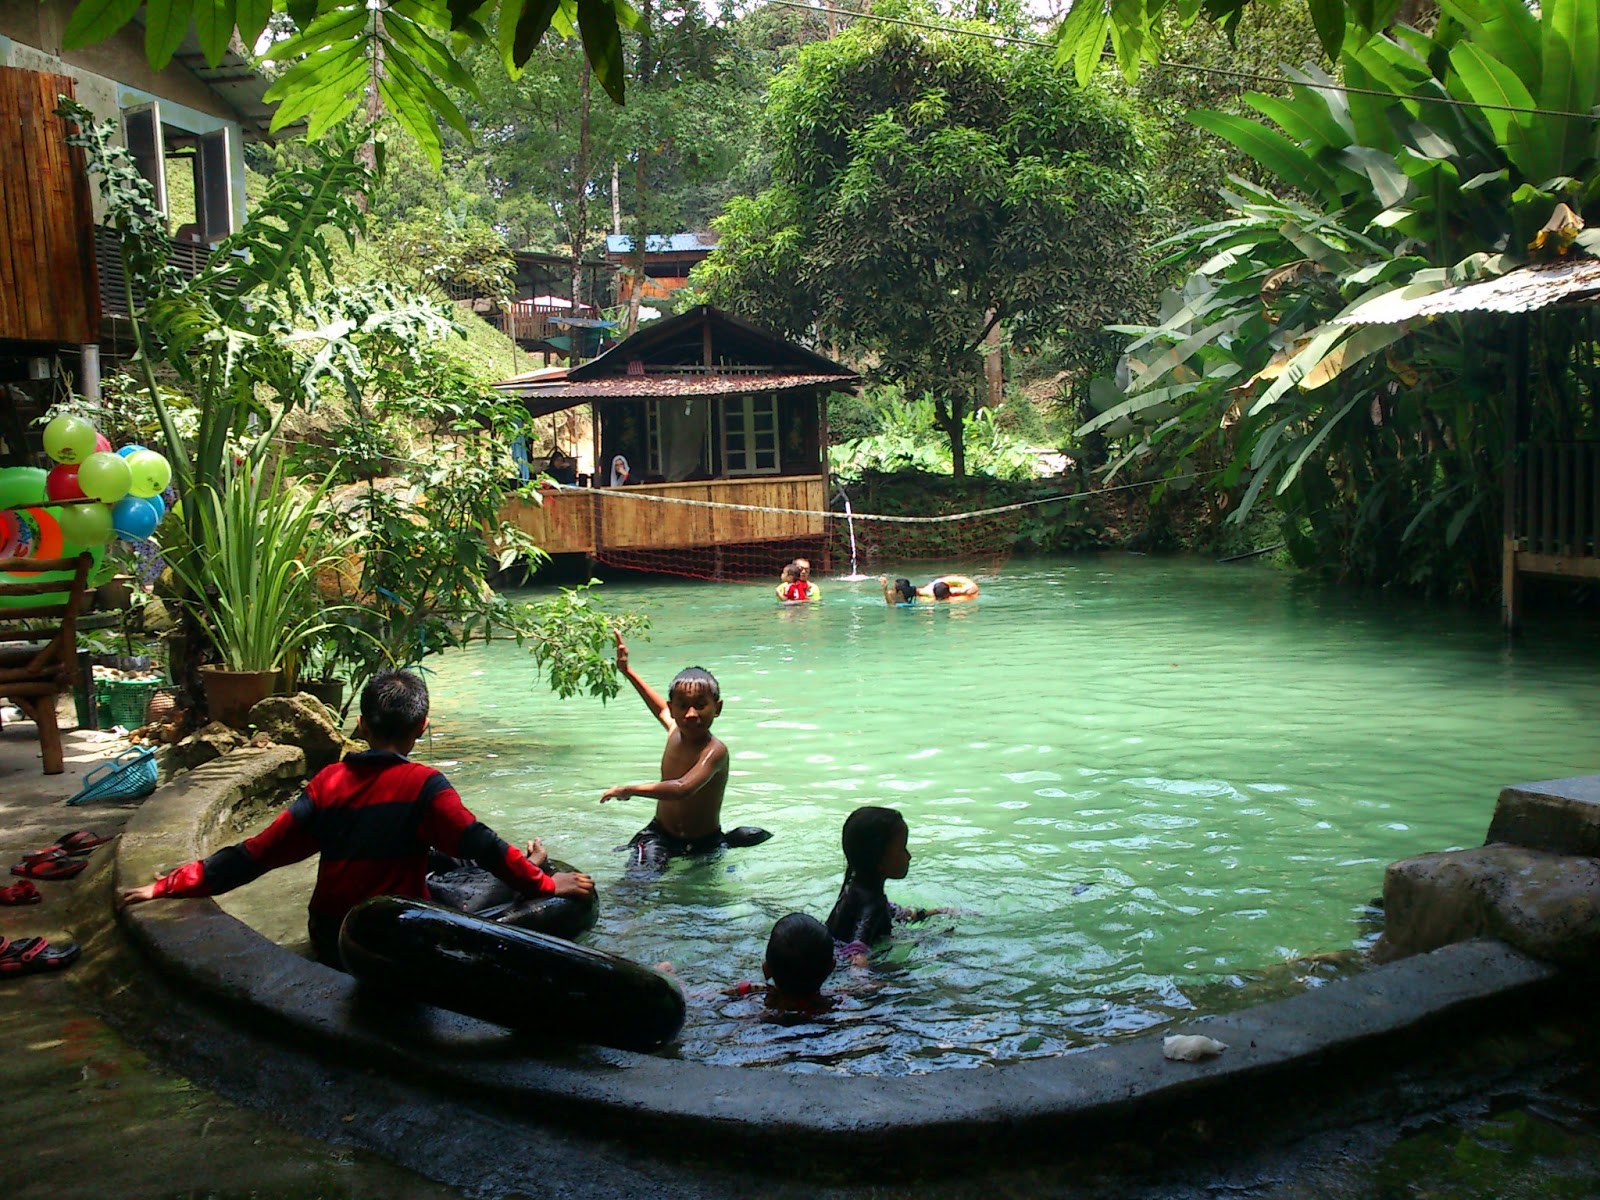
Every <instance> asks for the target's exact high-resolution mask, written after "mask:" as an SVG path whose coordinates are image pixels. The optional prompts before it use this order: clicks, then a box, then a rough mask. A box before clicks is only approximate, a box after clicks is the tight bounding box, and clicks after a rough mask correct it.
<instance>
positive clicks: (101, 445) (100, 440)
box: [94, 433, 111, 454]
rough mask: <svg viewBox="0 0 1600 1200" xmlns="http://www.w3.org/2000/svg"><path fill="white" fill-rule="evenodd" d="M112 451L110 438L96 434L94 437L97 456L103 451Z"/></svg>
mask: <svg viewBox="0 0 1600 1200" xmlns="http://www.w3.org/2000/svg"><path fill="white" fill-rule="evenodd" d="M110 450H111V439H110V438H108V437H107V436H106V435H105V434H103V433H97V434H95V435H94V452H95V453H96V454H99V453H101V452H102V451H105V452H107V453H109V452H110Z"/></svg>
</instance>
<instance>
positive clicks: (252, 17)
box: [234, 0, 272, 47]
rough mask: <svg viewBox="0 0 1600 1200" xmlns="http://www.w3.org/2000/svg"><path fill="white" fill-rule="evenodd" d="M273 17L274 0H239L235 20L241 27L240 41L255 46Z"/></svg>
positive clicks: (235, 10)
mask: <svg viewBox="0 0 1600 1200" xmlns="http://www.w3.org/2000/svg"><path fill="white" fill-rule="evenodd" d="M271 17H272V0H238V4H237V5H236V7H235V9H234V20H235V22H236V23H237V26H238V29H239V41H240V42H242V43H243V44H244V45H245V46H246V47H254V46H255V44H256V43H257V42H258V41H260V39H261V34H262V31H263V30H265V29H266V27H267V21H268V20H269V19H271Z"/></svg>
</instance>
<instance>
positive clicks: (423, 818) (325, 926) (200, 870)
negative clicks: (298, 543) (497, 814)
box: [122, 671, 594, 967]
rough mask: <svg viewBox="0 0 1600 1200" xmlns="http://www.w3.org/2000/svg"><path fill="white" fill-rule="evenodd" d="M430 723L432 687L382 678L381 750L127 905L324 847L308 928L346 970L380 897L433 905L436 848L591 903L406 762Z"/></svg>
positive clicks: (198, 889)
mask: <svg viewBox="0 0 1600 1200" xmlns="http://www.w3.org/2000/svg"><path fill="white" fill-rule="evenodd" d="M427 727H428V687H427V684H425V683H423V682H422V678H421V677H420V676H418V675H414V674H412V673H411V672H410V671H382V672H380V673H379V674H377V675H375V676H373V677H372V681H371V682H370V683H368V684H367V686H366V687H364V688H363V689H362V690H361V724H360V726H359V727H358V728H357V730H356V732H357V734H358V735H359V736H360V737H363V738H365V739H366V741H367V744H368V745H369V746H370V747H371V748H370V749H368V750H363V751H360V752H358V753H355V754H347V755H345V756H344V760H343V761H342V762H337V763H334V764H333V765H332V766H329V767H324V768H323V769H322V770H321V771H318V772H317V774H316V775H315V776H314V777H313V778H312V779H311V781H310V782H309V783H307V784H306V786H305V788H304V789H303V790H302V791H301V793H300V795H299V796H298V797H297V798H296V799H295V801H294V803H293V804H291V805H290V806H289V807H288V808H286V809H284V811H283V812H282V813H280V814H279V815H278V819H277V820H275V821H273V822H272V824H271V825H268V826H267V827H266V828H265V829H263V830H262V831H261V832H260V833H258V834H256V835H255V837H253V838H249V839H247V840H246V841H243V842H240V843H238V844H237V845H233V846H225V847H223V848H222V849H221V850H218V851H217V852H216V853H215V854H213V855H211V856H210V857H209V858H203V859H199V860H198V861H196V862H192V863H190V864H189V865H188V866H186V867H179V868H178V869H177V870H176V871H172V872H170V873H168V874H167V875H164V876H162V877H161V878H160V879H158V880H156V881H155V882H154V883H147V884H145V885H144V886H143V887H137V888H129V889H127V890H126V891H124V892H123V893H122V902H123V903H124V904H142V903H144V902H145V901H147V900H158V899H161V898H163V897H169V896H170V897H173V898H181V897H186V896H219V895H221V894H222V893H223V892H228V891H232V890H233V889H234V888H236V887H239V886H240V885H242V884H246V883H249V882H250V881H251V880H253V879H256V878H259V877H260V876H261V875H264V874H265V873H266V872H268V871H271V870H274V869H275V868H277V867H283V866H287V865H288V864H290V863H295V862H299V861H300V860H301V859H303V858H309V857H311V855H313V854H316V853H317V852H318V851H319V850H320V851H321V852H322V858H321V861H320V862H319V863H318V864H317V885H316V889H315V890H314V891H313V892H312V893H311V902H310V905H309V906H308V907H309V910H310V914H309V915H310V919H309V922H308V929H309V932H310V935H311V945H312V948H313V949H314V950H315V951H316V955H317V958H318V959H320V960H321V961H322V962H325V963H327V964H328V965H329V966H331V967H339V966H342V963H341V960H340V957H339V926H340V924H341V923H342V922H343V921H344V917H345V914H346V913H348V912H349V911H350V910H351V909H352V908H354V907H355V906H356V905H357V904H360V903H361V902H362V901H363V900H368V899H371V898H372V897H373V896H405V897H409V898H411V899H415V900H426V899H427V898H428V884H427V874H428V847H430V846H433V847H436V848H438V849H439V850H442V851H444V852H445V853H446V854H449V855H453V856H460V857H462V858H468V859H471V860H472V861H473V862H475V863H477V864H478V865H479V866H481V867H483V868H484V869H485V870H487V871H489V872H491V873H492V874H493V875H494V876H495V877H496V878H497V879H499V880H501V881H502V882H504V883H506V884H508V885H510V887H512V888H513V889H514V890H516V891H518V892H520V893H522V894H523V895H526V896H535V895H555V896H586V895H588V894H589V893H590V892H593V891H594V881H593V880H592V879H590V878H589V876H587V875H583V874H579V873H577V872H570V873H560V874H555V875H551V874H548V873H547V872H546V871H545V870H544V869H543V868H544V863H545V860H546V857H547V856H546V854H545V851H544V847H543V845H541V844H540V842H539V840H538V839H537V838H535V839H534V840H533V841H532V842H530V843H529V844H528V849H527V852H526V853H523V851H521V850H518V849H517V848H516V847H515V846H508V845H507V844H506V843H505V842H503V841H502V840H501V839H500V838H499V837H498V836H497V835H496V834H495V832H494V830H492V829H490V828H489V827H488V826H487V825H485V824H484V823H483V822H482V821H479V820H478V819H477V818H476V817H474V816H473V815H472V814H471V813H470V812H468V811H467V809H466V806H464V805H463V804H462V803H461V797H460V796H458V795H457V794H456V790H455V789H454V788H453V787H451V786H450V783H449V781H448V780H447V779H445V777H444V776H443V775H441V774H440V773H439V772H438V771H436V770H434V769H433V768H432V767H426V766H423V765H422V764H421V763H414V762H412V761H411V759H410V758H409V757H407V756H408V755H409V754H410V753H411V750H412V748H413V747H414V746H415V745H416V744H417V739H418V738H420V737H421V736H422V732H423V730H425V729H426V728H427Z"/></svg>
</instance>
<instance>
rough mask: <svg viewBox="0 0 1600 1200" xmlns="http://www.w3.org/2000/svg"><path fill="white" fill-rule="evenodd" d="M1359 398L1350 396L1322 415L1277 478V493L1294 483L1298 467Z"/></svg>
mask: <svg viewBox="0 0 1600 1200" xmlns="http://www.w3.org/2000/svg"><path fill="white" fill-rule="evenodd" d="M1360 399H1361V397H1360V396H1359V395H1356V396H1351V397H1350V399H1349V400H1347V401H1345V403H1344V405H1343V406H1342V407H1341V408H1339V409H1337V410H1336V411H1334V412H1331V413H1327V414H1325V415H1324V416H1323V418H1322V424H1321V426H1320V427H1319V428H1318V429H1317V432H1316V433H1315V434H1313V435H1312V436H1311V437H1310V438H1308V439H1307V440H1306V442H1305V444H1304V445H1302V446H1301V447H1300V452H1299V453H1298V454H1296V455H1295V458H1294V461H1293V462H1292V463H1290V464H1289V469H1288V470H1287V471H1285V472H1284V473H1283V477H1282V478H1281V479H1279V480H1278V495H1280V496H1281V495H1283V493H1284V492H1286V491H1288V490H1289V485H1290V484H1292V483H1294V480H1295V476H1297V475H1299V474H1300V468H1301V467H1303V466H1305V465H1306V460H1307V459H1309V458H1310V457H1311V456H1312V455H1313V454H1315V453H1316V452H1317V447H1318V446H1320V445H1322V443H1323V442H1325V441H1327V440H1328V435H1329V434H1330V433H1332V432H1333V430H1334V427H1335V426H1336V425H1338V424H1339V422H1340V421H1342V420H1344V418H1345V416H1346V414H1348V413H1349V411H1350V410H1351V409H1352V408H1354V407H1355V406H1356V402H1357V401H1359V400H1360Z"/></svg>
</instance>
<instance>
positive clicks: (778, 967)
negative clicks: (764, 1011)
mask: <svg viewBox="0 0 1600 1200" xmlns="http://www.w3.org/2000/svg"><path fill="white" fill-rule="evenodd" d="M833 964H834V955H833V937H832V935H831V934H829V933H828V927H827V926H826V925H824V924H823V923H822V922H821V921H819V920H817V919H816V918H815V917H808V916H807V915H806V914H805V913H790V914H789V915H788V916H786V917H783V918H781V919H780V920H779V921H778V923H777V924H776V925H774V926H773V927H772V936H771V937H769V938H767V957H766V961H765V962H763V963H762V964H761V971H762V973H763V974H764V975H766V977H767V978H768V979H770V980H772V986H773V987H774V988H775V989H776V990H778V991H780V992H782V993H784V994H785V995H789V996H795V997H806V996H815V995H816V994H817V993H818V992H819V991H820V990H821V989H822V985H823V984H824V983H825V982H827V979H828V976H829V975H831V974H833Z"/></svg>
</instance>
